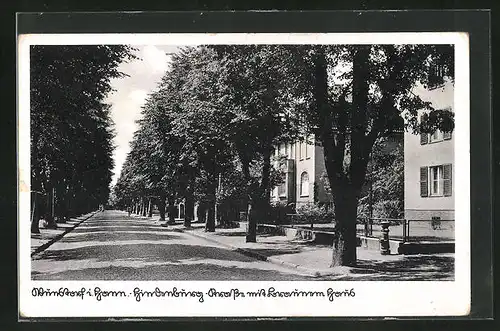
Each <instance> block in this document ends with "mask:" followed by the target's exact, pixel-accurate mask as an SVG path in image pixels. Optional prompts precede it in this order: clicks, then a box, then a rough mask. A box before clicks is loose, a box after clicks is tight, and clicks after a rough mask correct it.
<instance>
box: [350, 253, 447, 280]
mask: <svg viewBox="0 0 500 331" xmlns="http://www.w3.org/2000/svg"><path fill="white" fill-rule="evenodd" d="M454 270H455V258H454V257H453V256H427V255H426V256H405V257H404V258H403V259H398V260H392V261H380V260H358V263H357V266H356V268H354V269H353V270H352V271H351V272H352V274H364V275H370V279H373V280H377V279H385V280H431V281H432V280H440V279H445V278H446V279H450V280H452V279H453V273H454ZM359 280H363V279H359Z"/></svg>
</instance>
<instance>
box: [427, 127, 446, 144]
mask: <svg viewBox="0 0 500 331" xmlns="http://www.w3.org/2000/svg"><path fill="white" fill-rule="evenodd" d="M441 140H443V132H441V131H440V130H436V131H434V133H433V134H431V135H430V137H429V142H431V143H433V142H436V141H441Z"/></svg>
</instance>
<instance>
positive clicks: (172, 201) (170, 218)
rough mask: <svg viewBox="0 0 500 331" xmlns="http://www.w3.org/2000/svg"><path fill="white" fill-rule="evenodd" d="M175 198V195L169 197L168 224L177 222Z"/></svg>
mask: <svg viewBox="0 0 500 331" xmlns="http://www.w3.org/2000/svg"><path fill="white" fill-rule="evenodd" d="M174 211H175V199H174V198H173V197H169V198H168V222H167V223H168V224H175V215H174Z"/></svg>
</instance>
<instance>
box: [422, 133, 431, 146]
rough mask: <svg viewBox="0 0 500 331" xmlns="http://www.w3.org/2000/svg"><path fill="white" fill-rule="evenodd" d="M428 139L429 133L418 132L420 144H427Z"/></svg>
mask: <svg viewBox="0 0 500 331" xmlns="http://www.w3.org/2000/svg"><path fill="white" fill-rule="evenodd" d="M428 140H429V135H428V134H427V133H421V134H420V145H425V144H427V141H428Z"/></svg>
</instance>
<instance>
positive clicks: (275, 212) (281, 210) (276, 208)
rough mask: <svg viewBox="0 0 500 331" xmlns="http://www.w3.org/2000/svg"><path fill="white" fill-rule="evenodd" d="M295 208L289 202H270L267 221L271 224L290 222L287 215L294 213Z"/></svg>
mask: <svg viewBox="0 0 500 331" xmlns="http://www.w3.org/2000/svg"><path fill="white" fill-rule="evenodd" d="M294 213H295V208H294V206H293V205H291V204H283V203H279V202H277V203H272V204H271V211H270V217H269V222H270V223H271V224H290V217H288V215H290V214H294Z"/></svg>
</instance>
